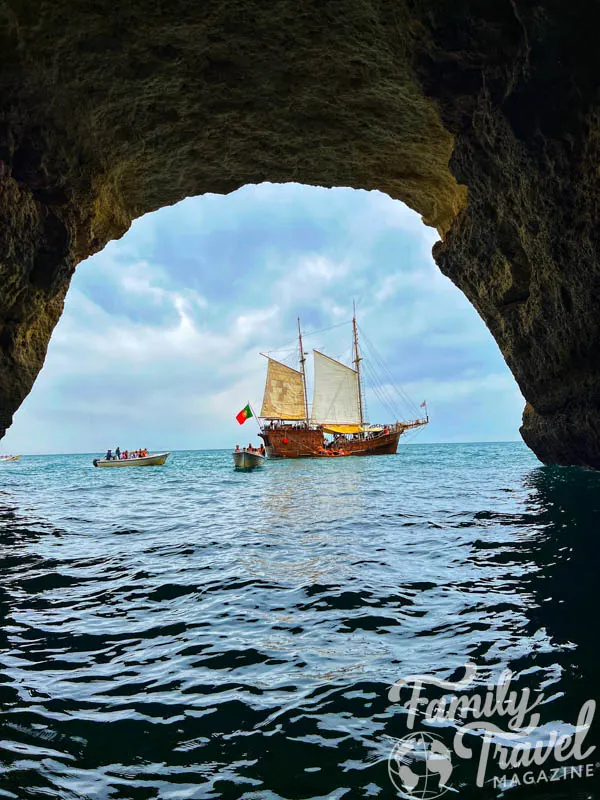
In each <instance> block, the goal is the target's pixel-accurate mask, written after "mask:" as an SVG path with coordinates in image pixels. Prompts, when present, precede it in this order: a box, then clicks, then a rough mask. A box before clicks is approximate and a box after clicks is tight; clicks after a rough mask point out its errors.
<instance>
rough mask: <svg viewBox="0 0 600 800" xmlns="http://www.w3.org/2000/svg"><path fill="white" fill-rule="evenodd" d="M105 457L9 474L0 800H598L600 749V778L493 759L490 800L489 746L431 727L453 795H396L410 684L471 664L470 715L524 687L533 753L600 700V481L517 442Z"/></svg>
mask: <svg viewBox="0 0 600 800" xmlns="http://www.w3.org/2000/svg"><path fill="white" fill-rule="evenodd" d="M96 455H97V454H96ZM92 457H93V456H92V455H59V456H44V457H25V458H23V459H22V461H20V462H19V463H15V464H4V465H0V546H1V549H0V705H1V710H2V714H1V717H0V798H18V800H23V799H24V798H61V800H62V799H63V798H64V800H72V799H74V798H86V799H87V798H90V799H91V798H94V800H95V799H96V798H97V799H98V800H100V799H102V800H104V798H127V799H128V800H129V799H130V798H131V800H145V799H146V798H169V799H171V798H172V799H173V800H175V799H177V800H187V799H188V798H227V800H234V799H235V798H248V800H250V798H252V799H254V798H260V799H261V800H263V799H264V800H279V799H280V798H303V799H305V800H307V799H308V798H311V799H315V800H316V798H319V799H324V798H327V799H328V800H333V799H334V798H335V800H337V799H338V798H349V799H351V800H355V799H356V800H357V799H358V798H394V797H398V796H405V797H428V798H433V797H436V796H440V791H441V793H442V794H444V793H445V796H447V797H449V798H454V797H460V798H463V797H467V798H479V797H481V798H484V797H499V796H508V797H510V798H520V797H527V798H545V797H552V798H555V797H557V798H558V797H569V798H573V797H575V798H578V797H580V798H584V797H585V798H597V797H600V794H599V793H598V775H597V774H596V770H597V771H598V774H600V768H597V764H596V762H600V748H598V747H596V750H595V752H594V753H593V754H592V755H590V756H589V757H587V758H585V759H584V760H583V761H582V762H581V763H582V764H586V765H587V764H588V763H589V764H591V765H592V766H591V767H589V768H588V773H589V774H587V776H586V774H584V773H585V770H583V771H581V770H580V773H581V774H580V773H578V772H575V773H574V774H573V773H570V774H567V772H566V771H565V772H563V773H562V777H561V775H559V776H558V778H555V779H554V780H550V779H549V778H547V779H546V780H543V779H540V780H539V781H538V780H537V777H539V769H538V770H537V772H536V773H535V775H534V777H536V782H534V783H532V782H529V783H523V781H524V777H523V776H524V775H525V772H526V770H525V769H523V768H519V769H512V768H511V769H509V770H508V771H506V770H504V771H503V770H502V769H500V767H499V766H498V765H497V764H492V763H491V760H490V763H489V765H488V766H489V768H488V770H487V772H486V775H485V781H484V785H483V786H481V787H479V786H477V770H478V763H479V761H478V760H477V759H478V758H479V757H480V755H481V753H480V751H481V748H482V746H483V744H484V738H483V732H482V730H480V729H474V730H473V731H472V732H470V733H469V734H467V738H466V739H465V742H467V743H468V744H469V748H471V750H472V751H473V756H472V757H471V758H465V757H459V756H458V755H455V752H454V750H453V746H454V745H453V742H454V738H453V737H454V736H455V733H456V729H457V726H459V725H460V724H461V720H460V719H457V720H454V721H452V720H446V721H440V722H438V723H435V722H432V721H431V720H428V719H426V718H424V716H423V714H422V713H421V715H420V717H419V718H417V719H416V728H415V730H416V729H417V728H418V729H419V730H420V731H421V732H425V733H428V734H432V735H434V737H433V738H435V739H436V740H437V741H439V742H442V743H445V745H446V746H447V748H448V750H449V751H451V753H452V759H451V760H452V774H451V776H450V779H449V782H448V784H447V785H446V786H440V782H439V774H438V773H436V772H435V770H434V772H430V771H426V772H425V773H424V777H423V776H422V775H421V774H419V779H418V781H417V784H416V785H413V786H412V788H411V785H410V781H408V784H406V783H404V784H401V788H400V789H398V788H397V786H396V785H395V784H394V782H393V781H392V777H390V764H391V768H392V773H393V771H394V764H396V766H398V764H397V763H396V762H395V761H394V760H392V761H391V762H389V761H388V757H389V756H390V753H391V751H392V748H393V747H394V745H395V743H397V740H398V739H401V738H403V737H405V736H406V735H408V734H409V733H410V732H411V730H413V729H411V728H410V726H409V715H408V713H407V710H406V708H404V707H403V705H402V704H401V703H400V702H393V701H392V700H390V698H389V695H388V692H389V689H390V687H391V686H392V684H394V683H395V682H396V681H398V680H400V679H402V678H406V677H407V676H410V675H411V674H425V675H428V676H435V677H437V678H440V679H443V680H445V681H448V680H450V681H453V682H455V681H458V680H460V678H461V676H462V675H463V674H464V671H465V665H466V664H467V663H468V662H470V663H473V664H474V665H476V667H477V674H476V676H475V678H474V679H473V681H472V682H471V684H470V685H469V686H468V687H467V688H466V689H465V690H464V692H465V693H466V694H467V695H468V697H470V698H471V699H474V698H477V697H483V695H484V693H485V691H487V690H488V689H486V687H493V686H495V685H496V684H497V682H498V679H499V676H500V675H501V673H502V671H503V670H506V669H510V670H511V671H512V672H513V673H514V675H513V684H512V689H513V691H514V692H515V697H517V696H519V697H520V696H522V694H523V692H524V690H529V691H530V693H531V694H530V697H533V698H538V699H539V698H540V696H541V694H543V696H544V697H543V702H541V703H540V704H539V705H538V706H537V707H536V709H535V711H536V712H537V713H538V714H539V719H538V720H537V721H535V724H534V726H533V728H534V730H533V733H531V734H520V736H521V738H520V739H518V741H517V740H514V739H513V740H506V741H510V742H511V744H510V746H511V747H513V748H514V746H515V742H517V743H518V742H522V741H524V740H525V739H527V736H530V737H531V736H536V735H537V736H541V737H542V739H543V738H544V737H546V738H547V737H548V736H549V735H550V734H551V732H552V731H554V730H558V731H560V732H562V733H567V734H568V733H569V731H571V732H572V731H573V729H574V726H575V725H576V723H577V718H578V714H579V711H580V709H581V707H582V705H584V704H585V702H586V701H587V700H589V699H594V698H596V697H597V696H598V694H599V690H598V681H597V678H600V671H599V669H598V663H599V662H598V654H599V648H598V643H597V641H598V630H599V626H598V620H597V606H598V603H597V598H598V582H599V580H600V575H599V566H598V565H599V564H600V558H599V556H600V542H599V536H600V527H599V522H600V474H596V473H591V472H585V471H583V470H579V469H571V468H549V467H543V466H541V465H540V464H539V462H537V460H536V459H535V457H534V456H533V455H532V454H531V453H530V452H529V451H528V450H527V449H526V448H525V446H524V445H522V444H520V443H518V444H517V443H509V444H465V445H438V446H434V445H416V444H413V445H406V446H401V447H400V451H399V453H398V455H397V456H388V457H379V458H375V457H371V458H362V459H361V458H347V459H334V460H331V459H323V460H307V461H287V462H286V461H271V462H268V463H267V465H266V466H265V468H264V469H262V470H259V471H255V472H249V473H236V472H234V470H233V469H232V463H231V455H230V453H229V452H227V451H206V452H199V451H194V452H175V453H173V454H172V456H171V458H170V459H169V461H168V462H167V464H166V465H165V466H164V467H161V468H147V469H123V470H99V469H94V468H93V467H92V464H91V460H92ZM427 691H428V696H429V697H430V698H431V697H437V698H438V699H439V698H440V697H441V696H443V695H444V693H445V691H446V690H444V689H443V688H436V687H435V686H430V687H429V689H428V690H427ZM540 693H541V694H540ZM406 696H407V695H403V699H404V698H405V697H406ZM530 716H531V715H529V716H528V717H527V720H529V717H530ZM465 719H466V718H465ZM490 720H492V721H493V724H495V725H496V726H497V727H498V728H501V729H502V730H505V731H506V730H508V727H507V723H508V718H503V717H502V714H501V712H500V711H499V710H498V708H496V710H495V711H494V712H493V713H492V714H491V716H490ZM527 720H526V721H527ZM464 721H465V720H462V722H464ZM599 725H600V723H599V722H598V721H597V720H593V722H592V724H591V727H590V729H589V731H588V732H587V738H586V739H585V742H584V746H583V747H582V748H581V749H582V750H584V751H585V750H586V749H587V748H589V747H592V746H596V745H598V744H600V734H599V727H598V726H599ZM425 739H427V737H425ZM427 741H429V740H427ZM569 763H570V764H571V763H572V764H573V765H575V766H577V765H579V764H580V761H578V760H577V759H574V760H572V761H571V762H569ZM594 765H596V766H594ZM547 766H548V768H549V767H550V766H551V767H553V768H557V764H556V763H555V762H554V761H552V762H548V764H547ZM563 766H564V765H563ZM415 771H416V772H418V770H417V769H416V767H415ZM548 771H549V769H548ZM507 772H508V774H510V775H512V774H513V773H515V772H516V773H517V774H518V776H521V783H520V784H514V785H513V787H512V788H510V789H509V788H508V787H507V785H506V783H505V784H503V785H498V784H495V783H494V780H493V778H494V776H496V777H498V776H500V775H501V774H506V773H507ZM421 778H423V779H421ZM398 781H400V778H398V777H397V779H396V782H397V784H398Z"/></svg>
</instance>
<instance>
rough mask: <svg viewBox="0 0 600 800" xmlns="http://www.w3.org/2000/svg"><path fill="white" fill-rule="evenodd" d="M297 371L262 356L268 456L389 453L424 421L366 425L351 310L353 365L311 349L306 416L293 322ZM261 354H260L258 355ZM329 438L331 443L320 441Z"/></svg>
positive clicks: (303, 378)
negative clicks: (310, 384)
mask: <svg viewBox="0 0 600 800" xmlns="http://www.w3.org/2000/svg"><path fill="white" fill-rule="evenodd" d="M298 348H299V362H300V363H299V369H294V368H293V367H289V366H287V364H283V363H282V362H280V361H277V360H275V359H273V358H271V357H270V356H268V355H266V356H265V358H267V360H268V366H267V378H266V382H265V392H264V397H263V403H262V408H261V413H260V415H259V419H258V423H259V426H260V433H259V436H261V437H262V439H263V441H264V443H265V449H266V452H267V455H268V456H269V457H270V458H307V457H317V456H332V455H333V456H349V455H353V456H367V455H376V456H378V455H389V454H393V453H395V452H396V450H397V448H398V442H399V440H400V437H401V436H402V435H403V434H405V433H406V432H407V431H410V430H415V429H416V428H420V427H422V426H423V425H427V423H428V422H429V416H428V414H427V406H426V404H425V403H422V404H421V407H423V408H425V416H424V417H418V418H415V419H412V420H399V419H396V420H395V421H393V422H389V423H386V424H369V422H367V420H366V406H365V399H364V390H363V383H362V372H361V362H362V361H363V357H362V356H361V350H360V345H359V336H358V326H357V323H356V311H355V312H354V315H353V318H352V354H353V359H352V363H353V366H352V367H350V366H347V365H346V364H343V363H342V362H341V361H338V360H336V359H334V358H331V356H328V355H326V354H325V353H322V352H321V351H319V350H313V360H314V361H313V363H314V378H313V380H314V386H313V397H312V406H311V409H310V413H309V407H308V393H307V388H306V355H307V354H306V353H305V352H304V348H303V342H302V329H301V327H300V320H299V319H298ZM261 355H264V354H261ZM327 435H329V436H331V437H332V439H331V440H329V441H327V440H326V439H325V437H326V436H327Z"/></svg>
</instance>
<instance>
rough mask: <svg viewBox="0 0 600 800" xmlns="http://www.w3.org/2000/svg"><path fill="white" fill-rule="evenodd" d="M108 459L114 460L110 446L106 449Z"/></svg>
mask: <svg viewBox="0 0 600 800" xmlns="http://www.w3.org/2000/svg"><path fill="white" fill-rule="evenodd" d="M106 460H107V461H112V450H111V449H110V447H109V448H108V450H107V451H106Z"/></svg>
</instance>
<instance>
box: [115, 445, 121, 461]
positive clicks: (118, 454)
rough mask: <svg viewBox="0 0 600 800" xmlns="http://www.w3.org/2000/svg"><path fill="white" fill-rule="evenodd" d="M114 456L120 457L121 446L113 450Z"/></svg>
mask: <svg viewBox="0 0 600 800" xmlns="http://www.w3.org/2000/svg"><path fill="white" fill-rule="evenodd" d="M115 458H121V448H120V447H117V449H116V450H115Z"/></svg>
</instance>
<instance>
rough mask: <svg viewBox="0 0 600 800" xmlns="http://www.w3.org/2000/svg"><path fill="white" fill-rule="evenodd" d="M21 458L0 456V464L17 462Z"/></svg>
mask: <svg viewBox="0 0 600 800" xmlns="http://www.w3.org/2000/svg"><path fill="white" fill-rule="evenodd" d="M20 458H21V456H0V464H2V463H3V462H4V461H18V460H19V459H20Z"/></svg>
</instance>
